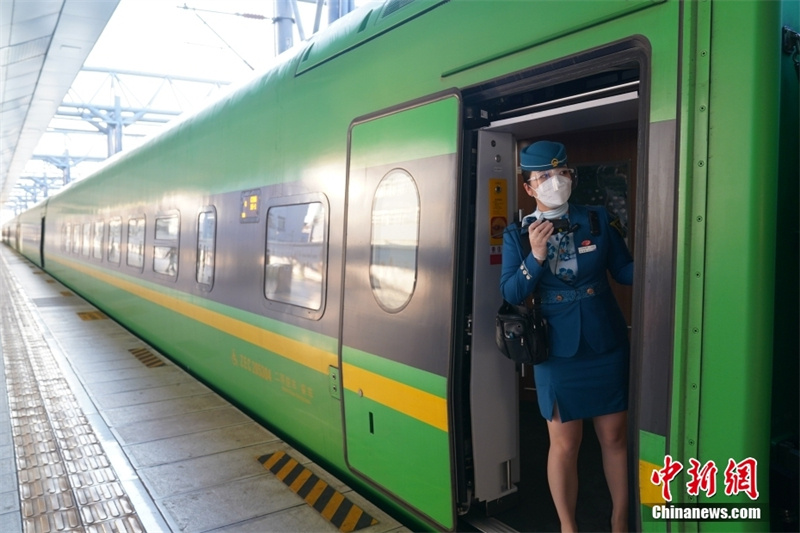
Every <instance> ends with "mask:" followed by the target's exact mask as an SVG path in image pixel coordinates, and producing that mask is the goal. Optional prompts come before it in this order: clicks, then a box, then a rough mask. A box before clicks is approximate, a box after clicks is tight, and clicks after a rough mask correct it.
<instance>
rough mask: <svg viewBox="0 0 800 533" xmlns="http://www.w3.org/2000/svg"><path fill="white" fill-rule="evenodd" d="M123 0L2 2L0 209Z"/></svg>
mask: <svg viewBox="0 0 800 533" xmlns="http://www.w3.org/2000/svg"><path fill="white" fill-rule="evenodd" d="M118 3H119V0H0V204H2V203H4V202H5V201H6V200H7V199H8V198H9V195H10V192H11V190H12V188H13V187H14V184H15V182H16V180H17V178H18V177H19V176H20V174H21V173H22V172H23V170H24V168H25V164H26V163H27V161H28V160H29V159H30V158H31V155H32V154H33V152H34V150H35V149H36V145H37V143H38V142H39V139H40V138H41V137H42V134H43V133H44V132H45V131H46V129H47V126H48V124H49V123H50V120H51V119H52V118H53V116H54V115H55V114H56V111H57V109H58V106H59V104H60V103H61V101H62V100H63V99H64V95H65V94H66V93H67V91H68V90H69V88H70V86H71V84H72V82H73V80H74V79H75V76H77V74H78V72H79V71H80V69H81V67H82V66H83V63H84V61H85V60H86V57H87V56H88V55H89V52H91V51H92V48H93V46H94V44H95V42H96V41H97V39H98V37H99V36H100V34H101V33H102V31H103V28H105V26H106V23H107V22H108V20H109V19H110V18H111V15H112V14H113V13H114V10H115V9H116V7H117V4H118Z"/></svg>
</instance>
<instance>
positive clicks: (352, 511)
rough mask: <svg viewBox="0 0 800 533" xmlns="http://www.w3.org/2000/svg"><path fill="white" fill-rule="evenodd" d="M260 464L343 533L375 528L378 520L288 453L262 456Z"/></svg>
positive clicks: (259, 459) (259, 460)
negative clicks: (370, 527)
mask: <svg viewBox="0 0 800 533" xmlns="http://www.w3.org/2000/svg"><path fill="white" fill-rule="evenodd" d="M258 462H259V463H261V464H262V465H264V468H266V469H267V470H269V471H270V472H272V473H273V474H275V476H276V477H277V478H278V479H280V480H281V481H283V483H284V484H285V485H286V486H287V487H289V489H291V491H292V492H294V493H295V494H297V495H298V496H300V497H301V498H303V500H305V502H306V503H307V504H308V505H310V506H311V507H313V508H314V509H316V510H317V512H319V514H321V515H322V517H323V518H325V519H326V520H327V521H328V522H330V523H331V524H333V525H334V526H336V527H338V528H339V531H341V532H342V533H349V532H351V531H357V530H359V529H363V528H365V527H369V526H374V525H375V524H377V523H378V520H376V519H375V518H373V517H372V516H370V515H369V514H367V513H365V512H364V510H363V509H361V508H360V507H358V506H357V505H354V504H353V502H351V501H350V500H348V499H347V498H345V497H344V495H342V493H341V492H339V491H337V490H335V489H333V488H331V486H330V485H328V484H327V483H326V482H325V481H323V480H321V479H320V478H319V477H318V476H317V475H316V474H314V473H313V472H311V470H309V469H308V468H306V467H304V466H303V465H301V464H300V463H298V462H297V460H295V459H294V458H292V457H291V456H290V455H289V454H287V453H286V452H275V453H271V454H268V455H262V456H261V457H259V458H258Z"/></svg>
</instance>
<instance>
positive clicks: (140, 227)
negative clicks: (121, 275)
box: [125, 217, 145, 270]
mask: <svg viewBox="0 0 800 533" xmlns="http://www.w3.org/2000/svg"><path fill="white" fill-rule="evenodd" d="M144 223H145V221H144V217H139V218H131V219H129V220H128V254H127V257H126V259H125V261H126V262H127V264H128V266H131V267H134V268H138V269H140V270H141V269H142V268H143V267H144Z"/></svg>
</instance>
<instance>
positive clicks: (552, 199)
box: [534, 175, 572, 207]
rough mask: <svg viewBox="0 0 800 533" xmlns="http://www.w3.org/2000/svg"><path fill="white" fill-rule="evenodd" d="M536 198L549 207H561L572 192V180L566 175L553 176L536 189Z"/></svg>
mask: <svg viewBox="0 0 800 533" xmlns="http://www.w3.org/2000/svg"><path fill="white" fill-rule="evenodd" d="M534 192H535V193H536V199H537V200H539V201H540V202H542V203H543V204H544V205H546V206H548V207H560V206H562V205H564V204H565V203H567V200H569V196H570V194H572V180H570V179H569V178H565V177H564V176H560V175H557V176H553V177H552V178H549V179H548V180H547V181H545V182H544V183H542V184H541V185H539V186H538V187H537V188H536V189H534Z"/></svg>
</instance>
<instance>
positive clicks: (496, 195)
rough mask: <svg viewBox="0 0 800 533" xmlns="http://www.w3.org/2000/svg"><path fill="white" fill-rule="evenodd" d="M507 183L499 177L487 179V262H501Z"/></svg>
mask: <svg viewBox="0 0 800 533" xmlns="http://www.w3.org/2000/svg"><path fill="white" fill-rule="evenodd" d="M507 213H508V184H507V183H506V180H504V179H501V178H493V179H490V180H489V220H488V222H489V264H490V265H499V264H500V263H502V262H503V230H505V229H506V226H508V218H507V215H506V214H507Z"/></svg>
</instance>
